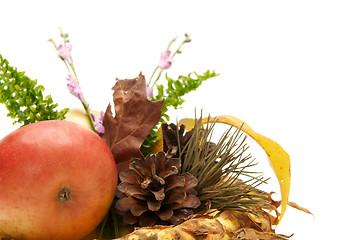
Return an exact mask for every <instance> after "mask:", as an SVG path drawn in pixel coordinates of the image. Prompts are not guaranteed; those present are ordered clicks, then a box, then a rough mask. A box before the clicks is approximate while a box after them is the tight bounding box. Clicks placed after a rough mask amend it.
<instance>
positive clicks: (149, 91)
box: [146, 83, 153, 99]
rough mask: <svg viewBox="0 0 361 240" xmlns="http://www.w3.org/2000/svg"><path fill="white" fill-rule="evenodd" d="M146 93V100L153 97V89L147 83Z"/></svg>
mask: <svg viewBox="0 0 361 240" xmlns="http://www.w3.org/2000/svg"><path fill="white" fill-rule="evenodd" d="M146 91H147V98H148V99H151V98H152V96H153V88H151V87H150V86H149V84H148V83H147V88H146Z"/></svg>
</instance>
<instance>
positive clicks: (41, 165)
mask: <svg viewBox="0 0 361 240" xmlns="http://www.w3.org/2000/svg"><path fill="white" fill-rule="evenodd" d="M116 186H117V168H116V164H115V161H114V158H113V155H112V153H111V151H110V149H109V147H108V146H107V145H106V143H105V142H104V141H103V140H102V139H101V138H100V137H99V136H98V135H97V134H95V133H94V132H92V131H90V130H88V129H85V128H84V127H81V126H80V125H79V124H76V123H73V122H69V121H60V120H53V121H43V122H38V123H33V124H29V125H27V126H24V127H21V128H19V129H18V130H16V131H14V132H12V133H10V134H9V135H7V136H6V137H5V138H3V139H2V140H0V237H1V236H2V237H7V238H14V239H17V240H19V239H37V240H40V239H41V240H43V239H44V240H47V239H52V240H57V239H66V240H76V239H81V238H82V237H84V236H86V235H87V234H89V233H90V232H91V231H92V230H93V229H94V228H95V227H96V226H97V225H98V224H99V223H100V222H101V220H102V219H103V217H104V216H105V214H106V213H107V211H108V209H109V207H110V205H111V203H112V201H113V198H114V195H115V191H116Z"/></svg>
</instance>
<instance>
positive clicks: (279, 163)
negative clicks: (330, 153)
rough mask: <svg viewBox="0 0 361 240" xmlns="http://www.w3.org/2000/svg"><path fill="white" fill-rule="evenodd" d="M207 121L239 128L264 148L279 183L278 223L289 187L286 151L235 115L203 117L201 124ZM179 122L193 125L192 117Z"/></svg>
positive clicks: (285, 206) (187, 125)
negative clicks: (279, 208) (279, 207)
mask: <svg viewBox="0 0 361 240" xmlns="http://www.w3.org/2000/svg"><path fill="white" fill-rule="evenodd" d="M208 121H210V122H212V121H216V122H217V123H224V124H228V125H232V126H234V127H236V128H239V129H241V130H242V131H243V132H245V133H246V134H248V135H249V136H250V137H252V138H253V139H254V140H255V141H256V142H257V143H258V144H259V145H260V146H261V147H262V148H263V149H264V151H265V152H266V154H267V156H268V159H269V164H270V166H271V167H272V169H273V171H274V173H275V175H276V177H277V179H278V182H279V185H280V190H281V196H282V200H281V214H280V217H279V220H278V223H279V222H280V221H281V219H282V217H283V215H284V214H285V211H286V208H287V203H288V197H289V193H290V187H291V172H290V168H291V166H290V157H289V155H288V153H287V152H286V151H285V150H284V149H283V148H282V147H281V146H280V145H279V144H278V143H276V142H275V141H273V140H271V139H269V138H267V137H265V136H263V135H261V134H259V133H257V132H255V131H253V129H252V128H251V127H250V126H249V125H248V124H247V123H245V122H244V121H242V120H240V119H238V118H236V117H233V116H229V115H223V116H219V117H216V118H212V117H211V118H203V119H202V124H205V123H207V122H208ZM179 124H184V125H185V126H186V129H187V130H189V129H192V128H193V126H194V119H190V118H185V119H182V120H180V121H179Z"/></svg>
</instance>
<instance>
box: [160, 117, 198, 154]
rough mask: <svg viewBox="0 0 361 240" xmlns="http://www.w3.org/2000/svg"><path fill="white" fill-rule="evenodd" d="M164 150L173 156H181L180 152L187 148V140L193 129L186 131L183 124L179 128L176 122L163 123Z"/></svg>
mask: <svg viewBox="0 0 361 240" xmlns="http://www.w3.org/2000/svg"><path fill="white" fill-rule="evenodd" d="M162 134H163V150H164V152H166V153H168V154H171V155H172V156H173V157H179V153H180V152H181V151H182V150H183V149H184V148H185V146H186V144H187V142H188V141H189V139H190V138H191V137H192V134H193V129H192V130H191V131H188V132H185V126H184V125H183V124H182V125H181V126H180V127H179V128H178V127H177V126H176V125H175V124H174V123H171V124H166V123H163V124H162Z"/></svg>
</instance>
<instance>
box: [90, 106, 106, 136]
mask: <svg viewBox="0 0 361 240" xmlns="http://www.w3.org/2000/svg"><path fill="white" fill-rule="evenodd" d="M91 116H92V118H93V121H94V125H95V130H96V131H97V132H98V133H104V132H105V129H104V126H103V119H104V111H101V112H100V116H99V119H96V117H95V116H94V114H91Z"/></svg>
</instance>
